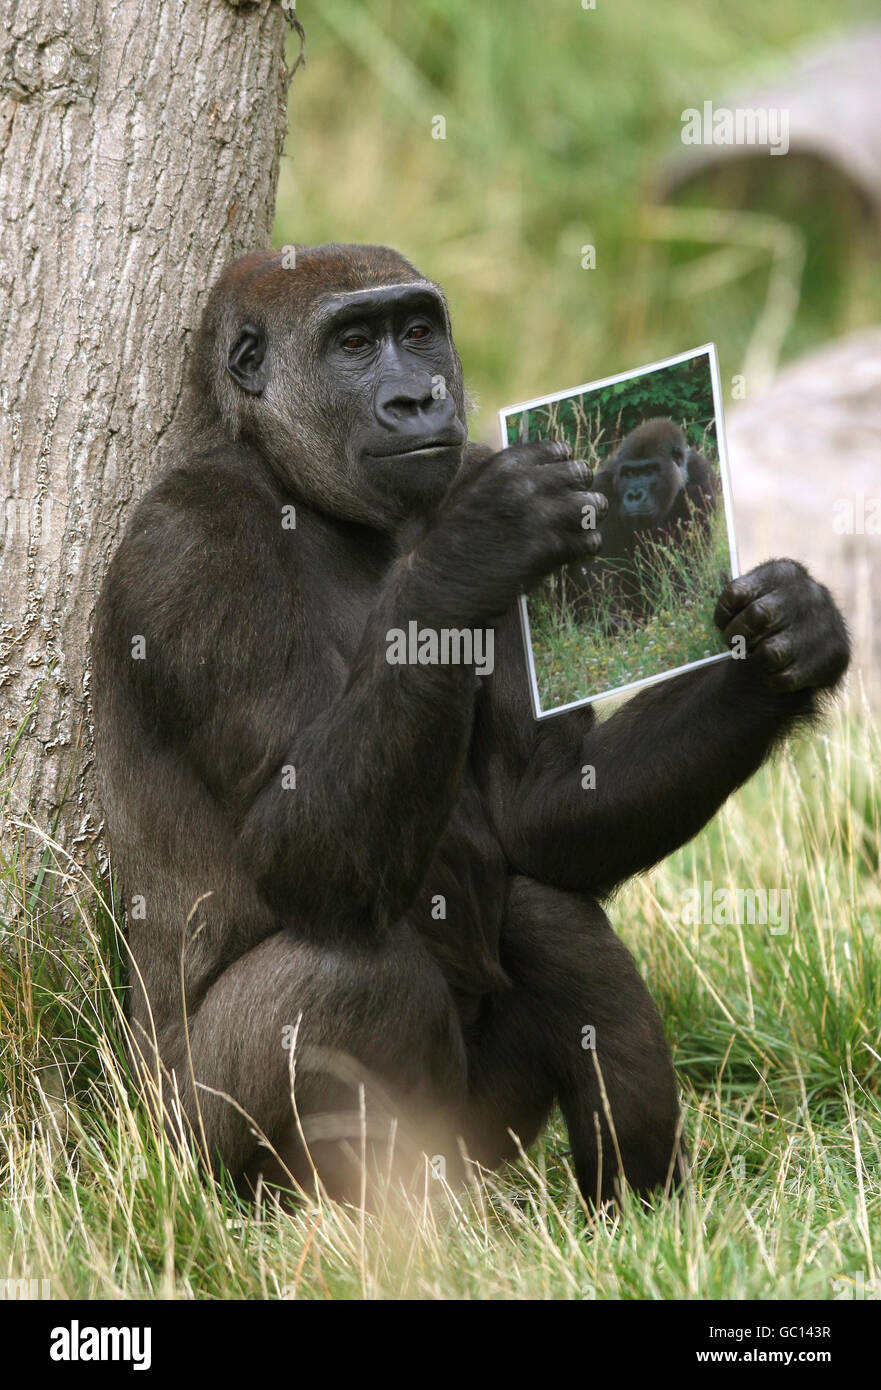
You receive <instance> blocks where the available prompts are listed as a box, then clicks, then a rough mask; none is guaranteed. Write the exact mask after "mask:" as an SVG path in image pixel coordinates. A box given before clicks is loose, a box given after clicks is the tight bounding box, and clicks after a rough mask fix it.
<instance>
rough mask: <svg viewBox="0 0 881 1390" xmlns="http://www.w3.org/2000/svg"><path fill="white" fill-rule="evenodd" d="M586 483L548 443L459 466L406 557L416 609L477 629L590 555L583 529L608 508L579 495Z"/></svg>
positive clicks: (559, 446)
mask: <svg viewBox="0 0 881 1390" xmlns="http://www.w3.org/2000/svg"><path fill="white" fill-rule="evenodd" d="M592 479H593V473H592V472H591V469H590V466H589V465H588V464H587V463H585V462H584V461H583V460H581V459H573V457H572V450H571V448H570V447H569V445H568V444H566V443H562V442H556V441H552V440H542V441H540V442H538V443H533V444H515V445H512V446H511V447H510V448H508V449H502V450H500V452H499V453H496V454H491V455H490V456H489V458H486V459H484V460H483V461H482V462H480V463H477V464H473V465H471V466H467V465H466V468H465V471H464V472H463V473H462V475H461V476H460V477H459V479H458V480H457V481H456V483H455V484H454V485H453V487H452V488H451V489H450V492H449V494H448V496H447V497H446V499H445V500H444V502H443V504H442V505H441V507H440V508H439V509H438V512H437V514H436V517H435V520H434V523H433V524H432V525H431V526H430V527H429V529H428V530H427V531H426V532H425V533H424V535H423V537H422V539H421V541H420V542H419V544H418V545H417V547H416V549H415V551H414V552H413V554H412V555H411V557H410V563H411V578H412V580H413V582H414V585H415V590H416V593H418V595H419V598H418V604H419V609H420V612H421V613H427V612H428V611H430V612H431V613H432V614H434V615H436V618H437V620H438V621H439V622H441V623H444V624H445V623H453V624H463V625H469V626H470V625H474V624H478V623H481V622H484V621H486V620H488V619H490V618H493V617H495V616H497V615H498V614H500V613H502V612H504V610H505V609H506V608H507V607H508V606H509V605H510V604H511V603H512V602H513V600H514V599H515V598H516V597H517V596H518V594H520V593H522V592H523V591H524V590H527V589H529V588H530V587H532V586H533V585H534V584H536V583H537V582H538V581H539V580H540V579H543V578H544V576H545V575H547V574H550V573H551V572H552V571H553V570H555V569H559V568H560V566H561V565H566V564H570V563H571V562H573V561H576V560H583V559H585V558H586V557H588V556H592V555H595V554H596V553H597V551H598V550H599V548H600V544H601V534H600V531H599V529H598V528H597V527H596V525H593V526H591V525H590V524H585V523H589V522H590V521H591V520H594V521H598V520H601V519H602V517H603V516H605V514H606V511H607V510H608V501H607V499H606V498H605V497H604V496H603V494H602V493H599V492H591V491H590V490H589V489H590V484H591V481H592ZM588 508H592V509H593V511H592V513H591V512H590V511H589V510H587V509H588ZM414 597H416V594H414Z"/></svg>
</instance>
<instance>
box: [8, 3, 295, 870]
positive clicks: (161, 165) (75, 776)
mask: <svg viewBox="0 0 881 1390" xmlns="http://www.w3.org/2000/svg"><path fill="white" fill-rule="evenodd" d="M53 11H55V13H53ZM0 16H2V32H0V324H2V325H3V329H2V333H0V406H2V410H0V482H2V483H5V487H2V491H0V501H3V502H4V510H3V514H2V516H0V720H2V723H0V727H2V742H3V746H4V749H6V750H7V751H8V750H9V748H10V747H12V746H13V745H14V743H15V740H16V734H17V731H18V730H19V728H20V726H21V725H22V723H23V721H27V727H26V730H25V732H24V733H23V735H22V736H21V738H20V740H19V742H18V744H17V746H16V747H15V750H14V753H13V757H12V763H13V764H14V765H15V767H16V769H17V774H16V778H15V783H14V787H13V788H12V791H11V794H10V795H11V801H12V807H13V809H14V810H16V811H18V812H22V811H24V810H25V809H29V811H30V815H31V816H33V817H34V819H35V820H36V821H37V823H38V825H39V826H41V827H42V828H43V829H50V828H51V827H52V826H53V824H56V831H55V833H56V836H57V838H59V839H60V840H61V842H62V843H63V844H64V845H65V846H66V848H67V849H68V850H70V851H71V852H73V853H75V854H77V855H78V856H79V855H81V854H83V853H84V852H85V850H86V849H87V847H88V845H89V844H90V843H91V842H92V840H93V839H94V838H95V836H96V834H97V832H98V831H99V829H100V824H99V812H98V810H97V808H96V805H95V799H94V789H93V781H92V753H91V731H90V728H89V717H88V684H89V672H88V664H87V651H88V633H89V625H90V619H91V613H92V608H93V605H94V600H95V596H96V594H97V590H98V586H99V584H100V582H101V577H102V575H103V572H104V568H105V566H106V564H107V561H108V559H109V557H110V555H111V554H112V552H113V550H114V548H115V546H116V543H117V541H118V539H119V537H120V534H121V532H122V530H123V528H124V526H125V522H126V517H127V513H128V509H129V507H130V505H131V503H132V502H133V501H134V500H135V499H136V498H137V497H138V496H139V495H140V494H141V493H142V492H143V490H144V487H145V484H146V483H147V482H149V481H150V480H151V479H152V477H153V476H154V474H155V471H156V468H157V460H158V456H159V454H160V451H161V444H162V439H163V436H164V434H165V433H166V431H167V429H168V426H169V424H170V423H171V421H172V420H173V418H174V415H175V412H176V410H177V408H178V406H179V403H180V397H181V381H182V377H183V374H184V371H185V368H186V363H187V359H188V348H189V344H190V342H191V339H192V334H193V330H194V328H195V326H196V324H197V322H198V319H199V314H200V311H201V307H202V304H203V301H204V299H205V295H206V293H207V291H208V289H209V288H210V286H211V283H212V281H213V280H214V279H215V277H216V275H217V272H218V271H219V269H220V267H221V266H222V265H223V264H224V263H225V262H226V261H228V260H229V259H231V258H232V257H234V256H236V255H239V254H240V253H241V252H242V251H245V250H247V249H250V248H252V247H255V246H263V245H268V244H269V238H270V230H271V226H272V217H273V208H274V203H275V190H276V182H277V176H278V161H279V157H280V153H281V146H282V142H283V139H284V133H285V128H286V93H287V74H286V70H285V65H284V29H285V19H284V15H283V13H282V10H281V8H280V6H279V5H278V4H277V3H276V0H256V3H249V2H248V0H246V2H245V3H239V2H237V0H55V3H54V4H52V5H47V4H46V3H45V0H0ZM10 775H11V774H10V771H9V768H8V767H7V769H6V770H5V771H0V792H2V791H3V788H4V784H7V783H8V780H9V777H10ZM56 813H60V814H59V819H58V821H57V823H56Z"/></svg>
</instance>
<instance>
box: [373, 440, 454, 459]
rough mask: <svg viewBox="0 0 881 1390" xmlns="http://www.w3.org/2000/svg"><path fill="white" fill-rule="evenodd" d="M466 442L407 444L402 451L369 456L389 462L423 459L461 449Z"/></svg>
mask: <svg viewBox="0 0 881 1390" xmlns="http://www.w3.org/2000/svg"><path fill="white" fill-rule="evenodd" d="M463 443H464V441H463V440H461V439H427V440H425V441H424V442H423V443H416V444H405V445H404V447H403V448H402V449H389V450H388V452H387V453H382V454H374V453H371V454H370V455H368V457H369V458H373V459H380V460H388V459H403V458H422V457H424V456H425V455H428V454H438V453H441V452H449V450H451V449H461V448H462V445H463Z"/></svg>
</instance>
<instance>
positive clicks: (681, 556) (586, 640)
mask: <svg viewBox="0 0 881 1390" xmlns="http://www.w3.org/2000/svg"><path fill="white" fill-rule="evenodd" d="M620 563H621V564H624V562H623V561H621V562H620ZM632 568H633V571H634V573H635V575H636V582H637V586H638V589H639V592H640V593H641V594H643V595H644V596H645V605H646V612H647V613H648V614H649V616H648V617H647V618H645V619H644V620H637V619H636V618H634V617H632V616H629V615H628V614H627V613H626V612H625V613H622V612H620V610H619V606H618V604H617V602H616V599H615V595H614V589H613V588H611V587H604V588H602V589H600V590H599V591H598V592H597V593H596V594H594V595H593V596H592V598H591V607H590V608H589V609H588V610H587V611H586V612H585V613H584V614H582V615H579V616H578V617H576V616H575V611H574V609H573V603H572V597H571V595H570V593H569V591H568V589H567V585H566V578H565V575H563V576H562V577H561V579H559V580H558V579H556V578H554V579H550V580H546V581H545V583H544V584H543V585H542V586H541V587H540V588H539V589H538V591H537V592H536V593H535V594H534V595H532V596H530V598H529V600H528V611H529V629H530V636H531V638H532V654H533V659H534V662H535V673H536V680H537V682H538V692H539V699H540V702H541V707H542V709H543V710H550V709H556V708H558V707H559V706H560V705H564V704H568V703H569V702H570V701H572V700H583V699H585V697H586V696H588V695H597V694H599V693H600V692H602V691H610V690H616V689H617V688H618V687H619V686H622V685H629V684H630V683H631V682H633V681H640V680H645V679H647V678H648V677H650V676H657V675H660V673H661V672H662V671H672V670H675V669H676V668H677V667H679V666H685V665H687V664H688V663H689V662H691V661H701V660H702V659H703V658H704V657H708V656H714V655H716V653H718V652H722V651H724V650H725V643H724V640H723V638H722V634H721V633H720V632H719V630H718V628H717V627H716V626H715V624H714V622H713V613H714V611H715V607H716V601H717V599H718V596H719V592H720V590H721V588H722V587H723V583H724V580H725V578H726V577H727V576H728V575H729V574H730V563H729V558H728V535H727V531H726V528H725V515H724V511H723V510H722V508H721V507H717V509H716V511H715V512H714V514H713V519H712V529H711V531H710V534H709V535H706V534H704V533H703V531H702V530H701V528H700V527H693V528H691V529H690V530H689V531H688V532H687V533H686V534H685V535H684V536H683V538H682V539H677V540H676V541H675V542H663V543H662V542H648V543H647V544H646V545H644V546H642V547H640V549H639V550H638V551H636V553H635V554H634V557H633V562H632Z"/></svg>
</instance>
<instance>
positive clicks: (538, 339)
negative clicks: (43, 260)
mask: <svg viewBox="0 0 881 1390" xmlns="http://www.w3.org/2000/svg"><path fill="white" fill-rule="evenodd" d="M298 12H299V14H300V17H301V18H302V20H303V22H304V24H305V26H306V29H307V31H308V62H307V66H306V68H305V69H304V70H303V71H302V72H300V73H298V74H297V76H296V78H295V79H294V83H293V86H292V95H291V134H290V138H289V140H288V145H287V150H286V153H285V157H284V159H283V161H282V169H281V183H280V189H279V200H278V216H277V221H276V227H275V233H274V240H275V243H276V244H277V245H281V244H282V243H284V242H288V241H305V242H317V241H374V242H385V243H387V244H390V245H392V246H397V247H398V248H399V249H400V250H401V251H403V252H404V253H405V254H406V255H408V256H409V257H410V258H411V259H412V260H413V261H415V263H416V264H417V265H418V266H419V267H420V268H421V269H423V270H424V271H425V272H426V273H427V274H429V275H431V276H432V277H434V278H435V279H437V280H439V281H440V283H441V284H442V285H443V286H444V287H445V289H446V290H447V292H448V295H449V299H450V306H451V311H452V317H453V325H454V329H455V332H456V340H457V343H458V346H459V350H460V353H461V356H462V360H463V363H464V366H465V372H466V379H467V380H468V382H469V385H470V387H471V390H472V392H473V394H474V396H475V399H476V402H477V411H476V419H475V421H474V426H473V432H474V435H475V437H476V438H481V439H486V440H487V441H493V440H495V439H496V437H497V427H496V418H495V412H496V411H497V410H498V409H499V407H500V406H503V405H506V404H510V403H512V402H514V401H522V400H529V399H531V398H533V397H535V396H539V395H542V394H545V393H547V392H551V391H558V390H561V389H563V388H564V387H567V386H574V385H577V384H578V383H579V382H583V381H591V380H594V379H596V378H598V377H603V376H608V375H610V374H612V373H613V372H618V371H626V370H627V369H629V368H632V367H637V366H640V365H641V364H642V363H645V362H652V361H658V360H660V359H661V358H664V357H670V356H673V355H675V354H676V353H678V352H682V351H684V350H685V349H687V348H691V347H697V346H698V345H699V344H701V343H705V342H716V343H717V344H718V345H719V352H720V359H721V371H722V382H723V387H724V389H725V390H726V391H727V390H728V389H729V383H730V380H731V377H732V376H733V375H734V374H735V373H738V372H741V371H742V370H743V369H744V364H745V363H750V362H753V363H755V362H759V363H765V364H770V365H773V361H774V359H775V357H776V354H777V347H778V343H779V342H780V341H781V337H782V354H783V356H784V358H785V357H789V356H792V355H795V354H797V353H798V352H801V351H804V350H805V349H806V348H808V347H811V346H813V345H815V344H816V343H818V342H821V341H823V340H825V339H828V338H831V337H834V336H836V335H837V334H839V333H842V332H845V331H847V330H848V329H850V328H854V327H856V326H860V325H865V324H870V323H876V322H877V321H878V317H879V312H881V261H879V259H878V257H877V254H876V252H875V250H874V244H875V241H876V234H875V231H874V229H873V228H872V226H871V224H870V223H869V222H868V221H867V220H866V219H865V218H864V216H863V215H862V213H861V210H860V209H859V208H858V206H857V204H856V199H855V197H854V193H853V189H852V188H849V187H847V186H846V185H844V183H843V180H842V179H841V177H840V176H839V175H837V174H835V173H833V172H832V171H829V170H823V169H818V168H816V167H808V168H806V167H805V166H804V164H803V163H802V162H800V161H797V160H795V159H794V158H791V157H789V156H787V157H786V158H784V159H772V158H766V159H764V160H759V161H753V164H752V166H750V168H751V170H752V172H751V173H750V169H749V168H748V169H746V170H745V169H744V168H743V167H742V166H741V165H740V164H739V163H738V164H737V166H736V167H731V168H730V169H728V170H725V171H724V172H722V173H721V174H720V175H719V176H717V177H714V178H712V179H711V178H709V177H707V178H703V179H701V180H700V181H699V182H697V183H695V184H694V185H692V186H690V187H689V188H687V189H686V190H684V191H683V194H682V198H681V201H680V203H679V205H678V206H676V207H675V208H672V209H671V208H669V207H665V208H659V207H657V206H656V200H655V193H654V190H655V189H656V187H657V181H658V173H659V169H660V168H661V166H662V165H663V164H664V162H665V161H666V160H667V159H669V158H670V157H671V156H675V155H677V154H681V153H682V150H683V146H682V144H681V142H680V139H679V137H680V132H681V119H680V118H681V114H682V112H683V110H685V109H686V108H687V107H691V106H696V105H700V103H701V102H702V101H703V100H704V99H705V98H709V97H712V98H713V99H714V100H715V101H716V102H717V103H718V102H723V101H724V100H725V99H727V98H728V97H729V96H730V95H731V94H732V92H737V91H743V90H744V89H745V88H748V87H750V86H752V85H753V84H755V83H758V82H763V81H765V80H766V79H768V78H771V77H773V75H774V74H775V73H776V72H778V71H780V70H781V69H782V68H783V67H784V66H785V64H786V62H787V60H788V57H789V55H791V54H793V53H794V52H796V51H797V50H798V49H799V47H801V46H802V45H803V44H805V43H806V42H809V41H811V40H813V39H819V38H820V37H821V36H823V35H825V34H832V33H838V32H840V31H841V29H842V28H844V27H845V26H846V25H847V24H848V22H853V23H856V22H859V21H860V20H862V21H867V20H870V19H871V20H875V19H877V4H876V3H875V0H842V3H841V4H838V5H836V6H823V5H812V4H810V3H808V0H778V3H776V4H773V5H769V4H767V3H763V0H741V3H739V4H736V5H732V4H729V3H726V2H725V0H702V3H701V4H699V5H694V4H686V3H684V0H668V3H665V4H652V3H650V0H624V2H623V3H622V0H616V3H614V4H608V3H603V0H600V3H599V4H598V5H597V8H596V9H595V10H584V9H582V8H581V5H580V4H579V2H578V0H549V2H548V3H546V4H544V5H541V6H536V5H535V4H534V3H530V0H508V3H506V4H505V5H504V7H502V8H500V7H499V6H497V5H491V4H474V3H468V0H420V3H419V4H418V5H401V4H398V3H395V2H394V0H373V3H371V4H370V5H363V4H361V3H360V0H321V3H315V2H314V0H302V3H301V4H300V7H299V11H298ZM437 115H442V116H443V117H444V119H445V122H446V131H445V135H446V138H445V139H442V140H441V139H433V138H432V131H433V122H434V117H435V116H437ZM586 245H592V246H595V247H596V269H595V270H584V269H582V256H583V254H584V253H583V250H582V248H583V247H584V246H586ZM781 310H782V311H783V321H782V322H781V321H780V320H779V319H778V314H779V312H780V311H781ZM746 385H747V390H748V391H750V392H751V391H752V390H754V389H755V388H756V387H757V385H758V382H757V381H754V380H753V379H751V375H748V379H747V383H746Z"/></svg>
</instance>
